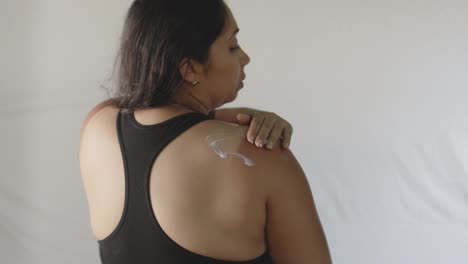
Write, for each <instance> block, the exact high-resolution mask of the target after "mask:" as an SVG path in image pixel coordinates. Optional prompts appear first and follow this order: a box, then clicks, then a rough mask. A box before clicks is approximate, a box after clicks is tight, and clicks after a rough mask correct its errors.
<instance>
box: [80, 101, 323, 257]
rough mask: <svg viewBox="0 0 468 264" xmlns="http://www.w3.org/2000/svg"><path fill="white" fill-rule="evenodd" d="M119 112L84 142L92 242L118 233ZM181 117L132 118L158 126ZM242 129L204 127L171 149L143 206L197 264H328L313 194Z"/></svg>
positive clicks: (100, 117) (293, 164) (282, 159)
mask: <svg viewBox="0 0 468 264" xmlns="http://www.w3.org/2000/svg"><path fill="white" fill-rule="evenodd" d="M117 113H118V109H116V108H113V107H106V108H103V109H102V110H101V111H99V113H97V114H95V115H94V116H93V117H92V118H91V120H90V121H89V124H87V125H86V129H85V131H84V133H83V137H82V140H81V145H80V165H81V170H82V177H83V183H84V186H85V190H86V193H87V197H88V205H89V208H90V220H91V226H92V228H93V231H94V233H95V235H96V237H97V238H98V239H102V238H104V237H106V236H107V235H108V234H109V233H111V232H112V231H113V230H114V229H115V228H116V226H117V225H118V223H119V220H120V216H121V214H122V211H123V208H124V205H123V204H124V199H125V181H124V177H125V173H124V166H123V159H122V155H121V152H120V151H121V149H120V147H119V141H118V135H117V131H116V118H117ZM179 114H181V113H171V114H161V115H159V116H158V115H157V114H155V113H152V114H151V115H146V116H145V115H144V114H141V115H140V116H139V115H138V112H137V113H136V115H135V118H136V119H138V122H140V123H143V124H155V123H160V122H163V121H165V120H167V119H169V118H171V117H174V116H176V115H179ZM247 129H248V127H244V126H238V125H234V124H229V123H225V122H221V121H217V120H206V121H204V122H201V123H199V124H196V125H194V126H193V127H191V128H189V129H188V130H187V131H186V132H184V133H182V134H181V135H179V136H178V137H177V138H175V139H174V140H173V141H172V142H170V143H169V144H168V145H167V146H166V147H165V148H164V149H163V151H162V152H161V153H160V154H159V156H158V157H157V159H156V160H155V162H154V164H153V165H152V168H151V176H150V179H151V180H150V196H151V204H152V209H153V212H154V214H155V216H156V218H157V220H158V222H159V224H160V225H161V227H162V229H164V231H165V232H166V233H167V234H168V236H169V237H170V238H171V239H172V240H174V241H175V242H176V243H177V244H178V245H181V246H182V247H183V248H185V249H188V250H190V251H191V252H195V253H198V254H200V255H203V256H210V257H213V258H217V259H224V260H233V261H240V260H250V259H253V258H255V257H258V256H260V255H261V254H263V253H264V252H269V253H270V254H271V256H272V258H273V260H274V263H297V264H301V263H331V257H330V254H329V250H328V246H327V242H326V239H325V235H324V233H323V229H322V226H321V224H320V220H319V217H318V214H317V211H316V208H315V204H314V201H313V197H312V193H311V189H310V186H309V183H308V181H307V178H306V176H305V174H304V172H303V171H302V168H301V167H300V165H299V163H298V162H297V160H296V159H295V157H294V155H293V153H292V152H291V151H290V150H283V149H281V148H280V147H279V144H276V145H275V146H274V148H273V150H266V149H258V148H257V147H255V146H254V145H253V144H251V143H249V142H248V141H247V140H245V138H246V133H247Z"/></svg>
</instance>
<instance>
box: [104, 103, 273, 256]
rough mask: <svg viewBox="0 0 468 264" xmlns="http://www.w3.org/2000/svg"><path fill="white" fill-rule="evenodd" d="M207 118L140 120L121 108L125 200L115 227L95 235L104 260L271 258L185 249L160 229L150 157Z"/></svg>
mask: <svg viewBox="0 0 468 264" xmlns="http://www.w3.org/2000/svg"><path fill="white" fill-rule="evenodd" d="M208 119H210V117H209V116H207V115H204V114H202V113H198V112H189V113H184V114H181V115H178V116H176V117H173V118H170V119H168V120H166V121H164V122H161V123H158V124H154V125H142V124H140V123H138V122H137V121H136V119H135V116H134V113H133V112H132V111H129V112H124V111H122V110H120V111H119V113H118V115H117V132H118V133H117V134H118V138H119V144H120V150H121V154H122V158H123V161H124V168H125V205H124V210H123V214H122V216H121V219H120V221H119V223H118V225H117V227H116V228H115V229H114V231H113V232H112V233H111V234H110V235H109V236H107V237H106V238H104V239H102V240H98V244H99V255H100V259H101V262H102V263H103V264H208V263H217V264H235V263H238V264H242V263H243V264H267V263H272V260H271V256H270V254H269V252H268V250H267V251H266V252H265V253H264V254H262V255H261V256H259V257H257V258H255V259H252V260H248V261H227V260H220V259H214V258H211V257H208V256H203V255H199V254H197V253H195V252H192V251H189V250H188V249H185V248H184V247H182V246H180V245H179V244H177V243H176V242H175V241H173V240H172V239H171V238H170V237H169V236H168V235H167V234H166V233H165V232H164V230H163V229H162V228H161V226H160V225H159V223H158V221H157V219H156V218H155V216H154V214H153V211H152V208H151V201H150V196H149V176H150V173H151V169H152V168H151V166H152V164H153V162H154V160H155V159H156V158H157V156H158V154H159V153H160V152H161V151H162V150H163V148H164V147H165V146H166V145H167V144H169V143H170V142H171V141H172V140H173V139H175V138H176V137H177V136H178V135H180V134H181V133H182V132H184V131H185V130H187V129H189V128H190V127H191V126H193V125H195V124H197V123H199V122H202V121H204V120H208ZM219 242H220V243H222V242H223V241H219Z"/></svg>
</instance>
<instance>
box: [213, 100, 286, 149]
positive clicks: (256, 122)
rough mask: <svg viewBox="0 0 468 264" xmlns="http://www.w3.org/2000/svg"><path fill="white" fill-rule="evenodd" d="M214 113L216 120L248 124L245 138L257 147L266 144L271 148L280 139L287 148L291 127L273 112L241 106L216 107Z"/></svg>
mask: <svg viewBox="0 0 468 264" xmlns="http://www.w3.org/2000/svg"><path fill="white" fill-rule="evenodd" d="M214 114H215V115H214V117H215V119H218V120H223V121H226V122H231V123H238V124H240V125H249V124H250V127H249V130H248V131H247V140H248V141H249V142H250V143H255V145H256V146H257V147H260V148H261V147H263V146H266V147H267V148H268V149H272V148H273V145H274V144H275V143H276V142H277V141H278V140H280V139H281V140H282V142H281V143H282V144H281V146H282V147H283V148H288V147H289V145H290V142H291V135H292V132H293V128H292V126H291V124H289V122H288V121H286V120H284V119H283V118H281V117H279V116H278V115H276V114H275V113H272V112H267V111H261V110H256V109H252V108H246V107H242V108H221V109H216V110H215V113H214ZM234 116H235V119H234V118H233V117H234Z"/></svg>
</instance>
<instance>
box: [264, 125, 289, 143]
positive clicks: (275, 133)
mask: <svg viewBox="0 0 468 264" xmlns="http://www.w3.org/2000/svg"><path fill="white" fill-rule="evenodd" d="M284 127H285V126H284V125H281V123H280V122H276V123H275V125H274V126H273V129H272V130H271V133H270V136H269V137H268V142H267V148H268V149H273V146H274V145H275V144H276V142H277V141H278V140H279V139H280V137H281V134H282V133H283V129H284Z"/></svg>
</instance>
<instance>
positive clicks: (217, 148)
mask: <svg viewBox="0 0 468 264" xmlns="http://www.w3.org/2000/svg"><path fill="white" fill-rule="evenodd" d="M239 137H240V138H243V137H244V136H243V135H236V134H226V133H217V134H210V135H208V136H207V137H206V140H205V141H206V143H208V146H209V147H210V148H211V150H213V151H214V152H215V153H216V154H217V155H218V156H219V157H220V158H222V159H226V158H227V157H228V156H229V155H232V156H234V157H237V158H239V159H240V160H242V161H243V162H244V165H246V166H249V167H252V166H254V165H255V162H254V161H253V160H252V159H251V158H249V157H247V156H245V155H244V154H242V153H239V152H231V151H227V150H226V144H225V143H226V141H229V140H233V139H236V141H239V139H238V138H239Z"/></svg>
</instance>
